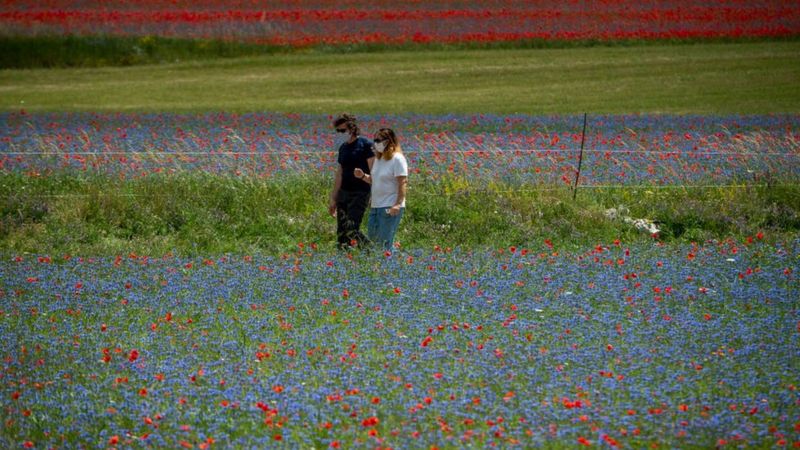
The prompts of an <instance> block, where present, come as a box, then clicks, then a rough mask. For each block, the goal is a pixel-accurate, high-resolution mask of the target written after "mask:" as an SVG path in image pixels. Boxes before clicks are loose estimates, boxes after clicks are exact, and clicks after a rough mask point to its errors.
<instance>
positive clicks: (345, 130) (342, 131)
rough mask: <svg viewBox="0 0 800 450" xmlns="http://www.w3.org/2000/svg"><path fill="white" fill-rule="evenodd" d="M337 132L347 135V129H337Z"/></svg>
mask: <svg viewBox="0 0 800 450" xmlns="http://www.w3.org/2000/svg"><path fill="white" fill-rule="evenodd" d="M336 132H337V133H347V128H337V129H336Z"/></svg>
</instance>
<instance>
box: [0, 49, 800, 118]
mask: <svg viewBox="0 0 800 450" xmlns="http://www.w3.org/2000/svg"><path fill="white" fill-rule="evenodd" d="M797 80H800V42H795V41H786V42H780V41H776V42H751V43H711V44H704V43H698V44H695V45H646V46H629V47H623V46H620V47H599V46H598V47H584V48H562V49H491V50H474V49H472V50H470V49H467V50H419V51H392V52H362V53H342V54H336V53H325V52H318V51H317V52H310V53H308V54H303V53H292V54H274V55H268V56H258V57H245V58H232V59H215V60H197V61H190V62H180V63H173V64H162V65H148V66H131V67H103V68H78V69H31V70H27V69H26V70H17V69H14V70H3V71H0V110H5V111H14V110H19V109H21V108H24V109H26V110H28V111H33V112H35V111H166V112H202V111H220V110H223V111H230V112H245V111H279V112H283V111H285V112H296V113H336V112H339V111H353V112H356V113H401V112H415V113H434V114H448V113H501V114H506V113H530V114H562V113H567V114H568V113H581V112H589V113H637V112H642V113H678V114H685V113H698V114H742V113H743V114H750V113H752V114H763V113H787V112H789V113H791V112H797V111H798V110H800V83H798V82H797Z"/></svg>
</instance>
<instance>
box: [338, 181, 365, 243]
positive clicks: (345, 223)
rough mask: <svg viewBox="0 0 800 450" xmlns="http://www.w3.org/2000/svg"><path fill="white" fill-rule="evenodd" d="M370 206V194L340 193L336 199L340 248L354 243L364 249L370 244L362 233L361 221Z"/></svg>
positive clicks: (356, 192)
mask: <svg viewBox="0 0 800 450" xmlns="http://www.w3.org/2000/svg"><path fill="white" fill-rule="evenodd" d="M368 206H369V192H358V191H342V190H340V191H339V197H338V198H337V199H336V238H337V241H338V244H339V248H347V247H348V246H350V245H351V244H352V243H355V245H357V246H359V247H362V246H364V245H365V244H367V243H368V242H369V240H368V239H367V237H366V236H365V235H364V233H362V232H361V221H362V220H364V212H365V211H366V210H367V207H368Z"/></svg>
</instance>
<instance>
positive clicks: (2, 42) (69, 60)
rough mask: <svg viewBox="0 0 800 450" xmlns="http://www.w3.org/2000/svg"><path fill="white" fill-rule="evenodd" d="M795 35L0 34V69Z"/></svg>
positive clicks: (798, 38) (745, 40)
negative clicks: (362, 39)
mask: <svg viewBox="0 0 800 450" xmlns="http://www.w3.org/2000/svg"><path fill="white" fill-rule="evenodd" d="M797 41H800V36H788V37H780V38H763V37H740V38H730V37H719V38H687V39H659V40H656V39H619V40H600V39H575V40H559V39H526V40H518V41H501V42H454V43H436V42H430V43H415V42H407V43H401V44H380V43H356V44H341V45H327V44H320V45H315V46H311V47H292V46H287V45H270V44H256V43H251V42H242V41H228V40H221V39H179V38H168V37H159V36H139V37H136V36H74V35H69V36H55V35H53V36H0V69H33V68H54V67H60V68H65V67H107V66H131V65H139V64H163V63H173V62H177V61H190V60H205V59H214V58H232V57H244V56H263V55H271V54H276V53H281V54H291V53H298V54H300V53H302V54H307V53H315V54H345V53H364V52H367V53H375V52H387V51H432V50H433V51H452V50H493V49H494V50H497V49H506V50H507V49H570V48H582V47H634V46H654V45H655V46H661V45H696V44H712V43H713V44H720V43H757V42H797Z"/></svg>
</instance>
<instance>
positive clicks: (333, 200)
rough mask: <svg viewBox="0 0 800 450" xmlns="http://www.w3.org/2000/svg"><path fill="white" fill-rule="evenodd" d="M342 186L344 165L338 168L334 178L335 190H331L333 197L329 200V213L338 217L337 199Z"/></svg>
mask: <svg viewBox="0 0 800 450" xmlns="http://www.w3.org/2000/svg"><path fill="white" fill-rule="evenodd" d="M341 188H342V165H341V164H339V167H338V168H337V169H336V177H335V178H334V179H333V191H331V198H330V201H329V202H328V213H330V215H332V216H334V217H336V199H338V198H339V189H341Z"/></svg>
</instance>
